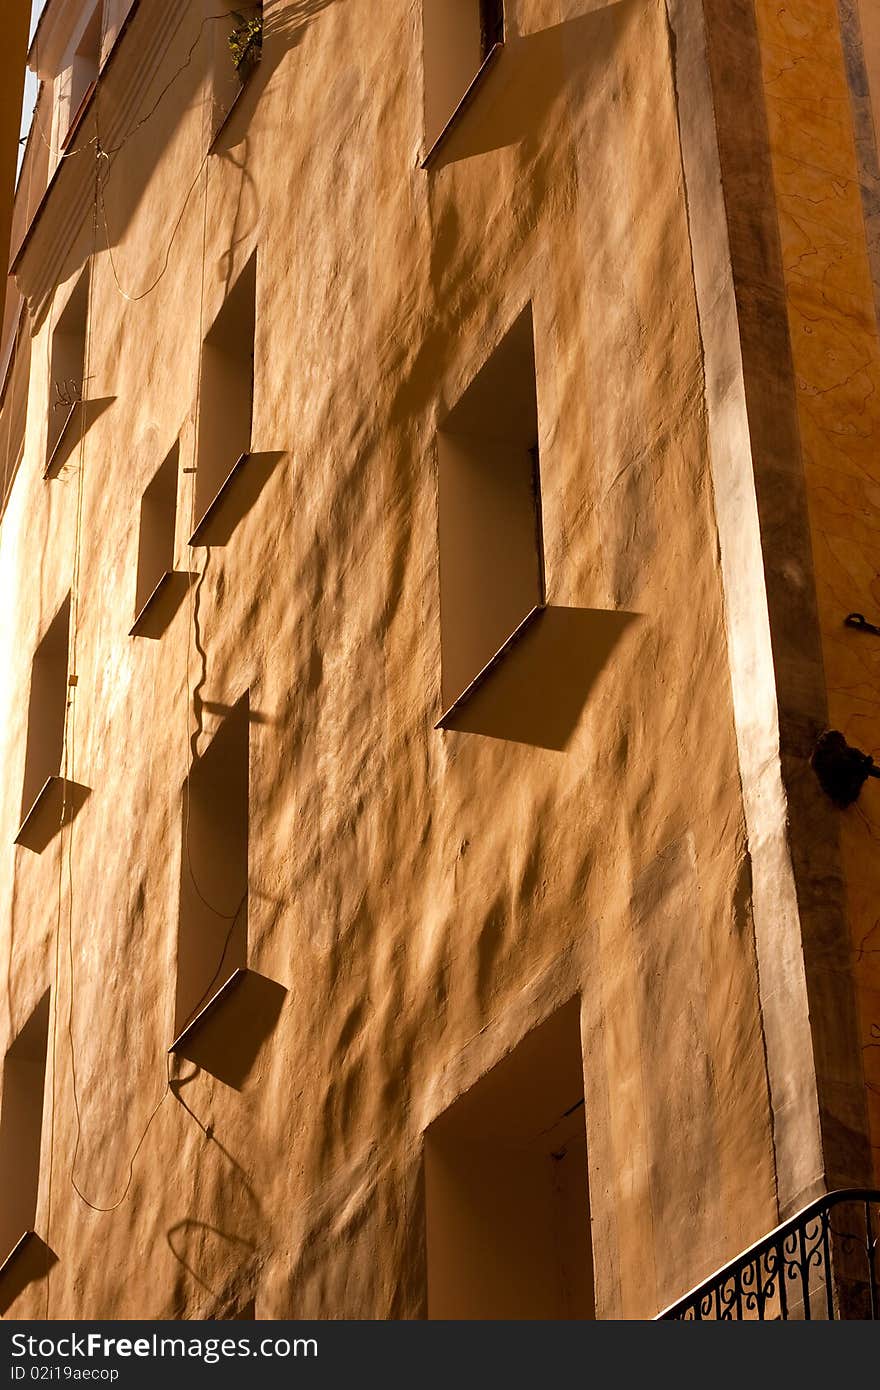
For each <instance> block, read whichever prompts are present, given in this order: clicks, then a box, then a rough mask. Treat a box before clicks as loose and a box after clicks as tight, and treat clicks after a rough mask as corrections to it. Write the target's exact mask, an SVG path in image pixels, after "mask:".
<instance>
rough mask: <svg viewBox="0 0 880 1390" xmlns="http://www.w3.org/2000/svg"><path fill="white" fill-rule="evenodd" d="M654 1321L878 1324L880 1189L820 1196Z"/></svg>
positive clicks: (844, 1190)
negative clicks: (853, 1321)
mask: <svg viewBox="0 0 880 1390" xmlns="http://www.w3.org/2000/svg"><path fill="white" fill-rule="evenodd" d="M657 1316H658V1319H659V1320H664V1319H671V1320H676V1321H686V1322H715V1321H740V1320H743V1321H755V1322H771V1321H803V1320H805V1319H808V1318H809V1319H815V1320H820V1321H823V1322H824V1321H828V1320H835V1321H836V1320H839V1319H844V1318H847V1319H849V1318H857V1319H866V1320H868V1321H871V1320H875V1321H877V1320H880V1192H875V1191H870V1190H867V1189H864V1188H845V1189H842V1190H840V1191H838V1192H829V1193H827V1194H826V1195H825V1196H824V1197H819V1198H817V1199H816V1201H815V1202H811V1203H810V1205H809V1206H807V1207H804V1209H803V1211H799V1212H798V1214H797V1216H792V1217H791V1218H790V1219H789V1220H788V1221H785V1222H783V1224H782V1225H781V1226H777V1227H776V1230H775V1231H771V1232H770V1234H769V1235H768V1236H765V1237H764V1239H763V1240H759V1241H758V1242H757V1244H756V1245H753V1246H751V1248H750V1249H748V1250H744V1251H743V1253H742V1254H741V1255H738V1256H737V1258H736V1259H735V1260H731V1262H730V1264H727V1265H725V1266H724V1268H723V1269H719V1270H718V1271H717V1273H716V1274H713V1275H712V1276H711V1277H710V1278H709V1279H705V1280H704V1281H703V1283H702V1284H698V1285H697V1287H696V1288H695V1289H692V1290H691V1292H690V1293H688V1294H686V1295H685V1296H684V1298H680V1299H679V1300H678V1302H677V1303H673V1304H672V1306H671V1307H670V1308H667V1309H665V1310H664V1312H662V1313H659V1314H658V1315H657Z"/></svg>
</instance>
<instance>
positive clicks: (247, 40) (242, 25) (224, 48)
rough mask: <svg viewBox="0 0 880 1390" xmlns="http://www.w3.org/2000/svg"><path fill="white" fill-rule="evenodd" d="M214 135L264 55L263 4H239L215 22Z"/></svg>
mask: <svg viewBox="0 0 880 1390" xmlns="http://www.w3.org/2000/svg"><path fill="white" fill-rule="evenodd" d="M214 28H215V35H214V82H213V113H212V136H215V135H216V134H217V133H218V132H219V130H220V127H221V126H222V125H223V124H224V122H225V120H226V118H227V116H228V115H229V114H230V112H231V110H232V108H233V107H234V106H235V104H236V102H237V100H238V98H239V96H240V95H241V93H242V90H243V88H244V87H245V85H246V84H247V81H248V78H249V77H250V76H251V74H252V73H253V72H254V70H255V69H256V68H257V66H258V65H259V62H260V59H261V57H262V56H263V6H262V4H240V5H238V6H237V7H236V8H235V9H234V10H232V11H231V12H230V14H229V17H228V22H227V23H226V24H217V25H215V26H214Z"/></svg>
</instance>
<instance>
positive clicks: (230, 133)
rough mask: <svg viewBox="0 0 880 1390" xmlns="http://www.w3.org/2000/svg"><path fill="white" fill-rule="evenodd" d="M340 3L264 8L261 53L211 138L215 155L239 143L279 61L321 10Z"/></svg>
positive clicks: (298, 0) (298, 1) (297, 0)
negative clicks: (215, 133)
mask: <svg viewBox="0 0 880 1390" xmlns="http://www.w3.org/2000/svg"><path fill="white" fill-rule="evenodd" d="M341 3H342V0H289V3H287V4H280V5H279V4H276V5H274V6H272V8H271V9H270V8H268V7H267V12H266V15H265V19H264V23H263V51H262V57H261V58H260V61H259V62H258V63H257V64H256V66H255V67H254V69H253V72H252V74H251V75H250V77H249V78H248V80H247V82H246V83H245V86H244V87H243V88H242V90H241V93H240V95H239V96H238V97H237V98H236V99H235V101H234V102H233V107H232V108H230V110H229V112H228V113H227V115H226V116H225V117H224V118H223V121H222V124H221V127H220V129H219V130H218V132H217V135H216V136H215V142H216V143H215V146H214V149H215V152H216V153H217V154H228V153H229V151H230V150H233V149H235V147H236V145H239V144H241V141H242V140H243V139H244V137H245V134H246V132H247V127H248V124H249V122H250V118H251V115H252V114H253V111H254V108H255V107H256V105H257V103H258V102H259V100H260V97H261V95H262V93H263V91H264V90H265V88H266V85H267V83H268V82H269V79H270V78H271V76H272V74H273V73H274V71H275V69H276V68H277V67H278V66H279V64H280V62H281V60H282V58H283V57H284V56H285V55H286V54H287V53H289V52H290V51H291V49H294V48H298V47H299V45H300V44H301V43H302V41H303V39H304V38H305V36H306V31H307V30H308V28H309V26H310V25H311V24H312V22H313V21H314V20H315V19H317V18H318V16H319V15H320V14H321V12H322V11H323V10H326V9H328V8H329V7H330V6H331V5H339V4H341Z"/></svg>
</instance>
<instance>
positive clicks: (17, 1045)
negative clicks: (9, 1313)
mask: <svg viewBox="0 0 880 1390" xmlns="http://www.w3.org/2000/svg"><path fill="white" fill-rule="evenodd" d="M48 1042H49V993H48V991H47V992H46V993H45V994H44V995H43V997H42V999H41V1000H40V1002H39V1004H38V1005H37V1007H36V1009H35V1010H34V1012H33V1013H32V1014H31V1016H30V1018H29V1019H28V1021H27V1023H26V1024H25V1025H24V1027H23V1028H22V1029H21V1031H20V1033H19V1034H18V1036H17V1037H16V1039H15V1041H14V1042H13V1044H12V1046H11V1047H10V1049H9V1051H8V1052H7V1054H6V1059H5V1062H4V1064H3V1103H2V1109H0V1191H2V1193H3V1200H2V1202H0V1261H2V1260H5V1258H6V1256H7V1255H8V1254H9V1253H10V1252H11V1251H12V1249H13V1248H14V1246H15V1245H16V1243H17V1242H18V1241H19V1240H20V1239H21V1237H22V1236H23V1235H24V1234H25V1232H26V1231H32V1230H33V1228H34V1222H35V1220H36V1215H37V1197H38V1194H39V1187H40V1148H41V1143H40V1141H41V1137H42V1132H43V1095H44V1091H45V1084H46V1053H47V1050H48Z"/></svg>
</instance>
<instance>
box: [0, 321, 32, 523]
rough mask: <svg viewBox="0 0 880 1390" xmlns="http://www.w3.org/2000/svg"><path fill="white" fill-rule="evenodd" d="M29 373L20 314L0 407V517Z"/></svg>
mask: <svg viewBox="0 0 880 1390" xmlns="http://www.w3.org/2000/svg"><path fill="white" fill-rule="evenodd" d="M30 374H31V335H30V332H29V331H28V321H27V318H26V317H25V316H24V315H23V316H22V319H21V323H20V327H19V332H18V336H17V338H16V343H15V356H14V358H13V360H12V364H11V366H10V369H9V375H8V377H7V381H6V389H5V392H4V394H3V398H2V404H0V454H2V457H3V458H4V460H8V467H7V466H6V465H4V473H3V481H4V483H5V485H6V490H5V492H4V493H3V495H2V496H0V518H2V517H3V513H4V512H5V511H6V503H7V501H8V500H9V495H10V493H11V491H12V485H13V483H14V482H15V477H16V474H17V472H18V468H19V465H20V463H21V460H22V458H23V457H24V444H25V433H26V430H27V408H28V393H29V390H30Z"/></svg>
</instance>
